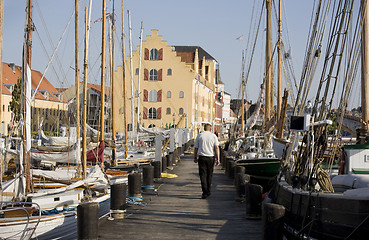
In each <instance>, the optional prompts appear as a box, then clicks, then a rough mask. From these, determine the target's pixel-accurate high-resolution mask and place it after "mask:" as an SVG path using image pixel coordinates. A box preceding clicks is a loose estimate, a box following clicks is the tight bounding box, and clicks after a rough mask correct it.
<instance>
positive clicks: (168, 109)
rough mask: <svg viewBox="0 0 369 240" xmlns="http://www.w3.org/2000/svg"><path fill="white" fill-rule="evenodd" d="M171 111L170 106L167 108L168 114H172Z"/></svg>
mask: <svg viewBox="0 0 369 240" xmlns="http://www.w3.org/2000/svg"><path fill="white" fill-rule="evenodd" d="M170 112H171V111H170V108H169V107H168V108H167V115H169V114H170Z"/></svg>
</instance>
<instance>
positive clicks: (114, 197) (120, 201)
mask: <svg viewBox="0 0 369 240" xmlns="http://www.w3.org/2000/svg"><path fill="white" fill-rule="evenodd" d="M126 192H127V185H126V184H125V183H117V184H113V185H111V186H110V215H111V217H113V218H116V219H123V218H124V212H125V208H126Z"/></svg>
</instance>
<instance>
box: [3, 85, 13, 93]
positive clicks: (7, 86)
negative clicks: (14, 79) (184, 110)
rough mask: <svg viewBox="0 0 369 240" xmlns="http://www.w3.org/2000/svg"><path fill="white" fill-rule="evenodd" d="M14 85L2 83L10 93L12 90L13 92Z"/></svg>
mask: <svg viewBox="0 0 369 240" xmlns="http://www.w3.org/2000/svg"><path fill="white" fill-rule="evenodd" d="M14 85H15V84H4V86H5V87H6V89H8V91H9V92H10V93H12V92H13V90H14Z"/></svg>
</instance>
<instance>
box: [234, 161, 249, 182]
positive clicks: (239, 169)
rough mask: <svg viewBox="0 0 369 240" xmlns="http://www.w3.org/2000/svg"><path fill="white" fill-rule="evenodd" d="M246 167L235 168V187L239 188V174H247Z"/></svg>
mask: <svg viewBox="0 0 369 240" xmlns="http://www.w3.org/2000/svg"><path fill="white" fill-rule="evenodd" d="M245 170H246V169H245V167H244V166H237V165H236V166H235V168H234V182H233V183H234V185H235V186H236V187H237V175H238V174H239V173H245Z"/></svg>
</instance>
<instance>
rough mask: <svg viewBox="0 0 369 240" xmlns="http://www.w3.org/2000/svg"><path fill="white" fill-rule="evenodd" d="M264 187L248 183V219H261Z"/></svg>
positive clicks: (246, 187) (246, 190)
mask: <svg viewBox="0 0 369 240" xmlns="http://www.w3.org/2000/svg"><path fill="white" fill-rule="evenodd" d="M262 194H263V187H262V186H260V185H257V184H251V183H246V184H245V195H246V218H247V219H260V218H261V201H262Z"/></svg>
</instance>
